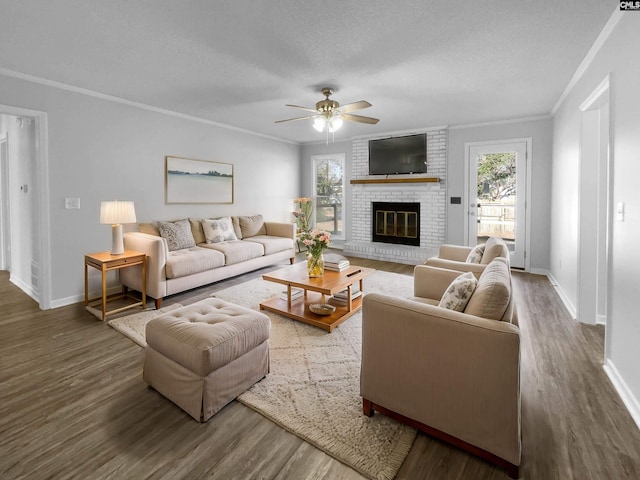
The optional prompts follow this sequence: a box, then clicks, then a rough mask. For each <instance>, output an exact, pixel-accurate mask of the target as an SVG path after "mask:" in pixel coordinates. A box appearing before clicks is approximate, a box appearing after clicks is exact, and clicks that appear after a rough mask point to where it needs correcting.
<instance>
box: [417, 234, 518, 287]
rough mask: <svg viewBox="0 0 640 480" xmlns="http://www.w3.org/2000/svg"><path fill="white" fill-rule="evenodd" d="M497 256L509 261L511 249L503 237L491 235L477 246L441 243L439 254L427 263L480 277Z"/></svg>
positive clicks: (426, 263)
mask: <svg viewBox="0 0 640 480" xmlns="http://www.w3.org/2000/svg"><path fill="white" fill-rule="evenodd" d="M497 257H501V258H506V259H507V262H508V261H509V249H508V247H507V244H506V243H505V242H504V240H503V239H501V238H499V237H489V239H488V240H487V242H486V243H483V244H480V245H477V246H475V247H465V246H461V245H446V244H445V245H441V246H440V249H439V250H438V256H437V257H431V258H429V259H427V261H426V262H425V265H430V266H432V267H440V268H448V269H451V270H457V271H459V272H472V273H473V274H474V275H475V276H476V278H479V277H480V275H481V274H482V272H483V271H484V269H485V268H486V267H487V265H488V264H489V263H490V262H491V260H493V259H494V258H497Z"/></svg>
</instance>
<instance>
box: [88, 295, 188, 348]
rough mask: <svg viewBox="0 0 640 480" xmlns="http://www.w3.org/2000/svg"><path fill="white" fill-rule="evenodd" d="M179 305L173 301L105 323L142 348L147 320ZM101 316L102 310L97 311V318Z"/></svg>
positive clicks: (179, 305) (145, 344) (144, 343)
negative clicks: (157, 307) (160, 306)
mask: <svg viewBox="0 0 640 480" xmlns="http://www.w3.org/2000/svg"><path fill="white" fill-rule="evenodd" d="M180 307H182V305H181V304H179V303H174V304H173V305H168V306H166V307H162V308H159V309H158V310H144V311H142V312H139V313H134V314H133V315H127V316H126V317H119V318H114V319H113V320H109V321H108V322H107V323H108V324H109V326H111V327H113V328H115V329H116V330H117V331H119V332H120V333H121V334H123V335H124V336H125V337H128V338H130V339H131V340H133V341H134V342H136V343H137V344H138V345H140V346H141V347H143V348H144V347H146V346H147V342H146V340H145V337H144V335H145V327H146V326H147V323H148V322H149V320H152V319H154V318H156V317H159V316H160V315H162V314H163V313H167V312H170V311H171V310H175V309H176V308H180ZM89 308H90V307H87V309H89ZM101 316H102V312H100V313H99V316H98V318H100V317H101Z"/></svg>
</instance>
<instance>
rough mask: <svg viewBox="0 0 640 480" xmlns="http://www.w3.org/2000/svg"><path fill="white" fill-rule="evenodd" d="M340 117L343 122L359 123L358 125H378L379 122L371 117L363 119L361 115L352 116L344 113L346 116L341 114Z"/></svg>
mask: <svg viewBox="0 0 640 480" xmlns="http://www.w3.org/2000/svg"><path fill="white" fill-rule="evenodd" d="M341 117H342V118H343V119H345V120H350V121H352V122H359V123H369V124H371V125H375V124H376V123H378V122H379V121H380V120H379V119H377V118H373V117H363V116H362V115H352V114H350V113H346V114H344V113H343V114H342V115H341Z"/></svg>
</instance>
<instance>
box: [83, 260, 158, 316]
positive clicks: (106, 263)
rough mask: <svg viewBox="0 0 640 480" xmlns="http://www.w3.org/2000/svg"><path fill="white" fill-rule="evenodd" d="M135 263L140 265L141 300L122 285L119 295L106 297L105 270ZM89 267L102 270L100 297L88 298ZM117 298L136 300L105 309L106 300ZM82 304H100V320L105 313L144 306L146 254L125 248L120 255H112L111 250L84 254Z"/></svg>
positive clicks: (132, 265) (109, 313)
mask: <svg viewBox="0 0 640 480" xmlns="http://www.w3.org/2000/svg"><path fill="white" fill-rule="evenodd" d="M136 265H141V266H142V292H140V293H142V300H138V299H137V298H136V297H134V296H133V295H131V294H129V293H128V292H127V290H126V288H125V287H124V286H123V287H122V293H121V294H120V295H117V296H115V297H111V298H109V299H107V272H110V271H111V270H120V269H121V268H127V267H134V266H136ZM89 267H93V268H95V269H97V270H100V271H101V272H102V297H101V298H98V299H92V300H89V279H88V269H89ZM119 298H131V299H133V300H137V301H136V302H135V303H132V304H130V305H125V306H124V307H120V308H116V309H114V310H110V311H107V302H109V301H111V300H117V299H119ZM84 304H85V305H90V306H96V305H99V304H102V321H104V320H105V319H106V318H107V315H111V314H114V313H118V312H121V311H123V310H127V309H129V308H133V307H139V306H141V307H142V308H144V307H145V306H146V304H147V255H146V254H144V253H140V252H135V251H133V250H125V252H124V253H123V254H122V255H112V254H111V252H99V253H90V254H87V255H85V256H84Z"/></svg>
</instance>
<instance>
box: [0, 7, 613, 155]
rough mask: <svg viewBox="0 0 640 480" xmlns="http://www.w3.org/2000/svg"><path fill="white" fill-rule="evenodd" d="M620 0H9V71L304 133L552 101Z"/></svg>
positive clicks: (427, 122) (538, 107)
mask: <svg viewBox="0 0 640 480" xmlns="http://www.w3.org/2000/svg"><path fill="white" fill-rule="evenodd" d="M617 6H618V0H562V1H560V0H528V1H514V0H489V1H477V0H466V1H463V0H459V1H446V0H439V1H438V0H387V1H383V0H351V1H349V0H340V1H338V0H324V1H309V0H307V1H301V0H269V1H267V0H215V1H211V0H209V1H206V0H190V1H184V0H183V1H176V0H136V1H131V0H110V1H104V0H58V1H55V2H52V1H50V0H29V1H2V2H0V45H1V48H0V69H4V71H5V72H6V71H12V72H19V73H21V74H27V75H33V76H36V77H40V78H44V79H47V80H53V81H56V82H61V83H64V84H68V85H72V86H75V87H79V88H84V89H89V90H92V91H95V92H99V93H103V94H108V95H113V96H116V97H120V98H123V99H126V100H130V101H135V102H140V103H143V104H147V105H151V106H155V107H159V108H163V109H167V110H171V111H175V112H179V113H182V114H186V115H192V116H195V117H199V118H202V119H207V120H212V121H215V122H220V123H224V124H227V125H232V126H235V127H240V128H243V129H247V130H250V131H253V132H258V133H261V134H265V135H269V136H273V137H278V138H281V139H286V140H289V141H293V142H299V143H306V142H314V141H320V140H322V139H323V137H322V134H319V133H317V132H316V131H315V130H313V129H312V128H311V123H310V122H309V121H302V122H290V123H285V124H275V123H274V121H275V120H280V119H284V118H290V117H298V116H301V115H300V114H302V115H304V112H303V111H300V110H296V109H293V108H288V107H285V104H287V103H293V104H297V105H304V106H310V107H311V106H313V105H314V104H315V102H316V101H318V100H321V99H322V98H323V97H322V95H321V94H320V89H321V87H323V86H330V87H333V88H334V89H335V91H336V93H335V94H334V96H333V99H335V100H337V101H339V102H341V103H343V104H344V103H351V102H354V101H358V100H368V101H369V102H371V103H372V104H373V107H371V108H369V109H367V110H361V111H358V112H354V113H358V114H362V115H367V116H373V117H377V118H379V119H380V123H378V124H377V125H375V126H373V125H361V124H353V123H351V122H345V127H343V129H342V130H340V131H339V132H338V133H336V136H335V139H336V140H340V139H346V138H350V137H352V136H355V135H369V134H370V135H376V134H382V133H389V132H398V131H405V130H412V129H418V128H424V127H430V126H438V125H456V124H468V123H476V122H487V121H497V120H505V119H514V118H521V117H529V116H537V115H545V114H549V113H550V112H551V110H552V108H553V106H554V104H555V103H556V102H557V100H558V98H559V97H560V95H561V94H562V92H563V90H564V89H565V87H566V86H567V84H568V83H569V81H570V79H571V77H572V76H573V74H574V73H575V71H576V69H577V67H578V66H579V64H580V62H581V61H582V60H583V58H584V57H585V55H586V54H587V52H588V51H589V49H590V48H591V46H592V45H593V42H594V40H595V39H596V37H597V36H598V34H599V33H600V31H601V30H602V28H603V27H604V25H605V23H606V22H607V20H608V19H609V17H610V16H611V14H612V13H613V12H614V10H615V8H616V7H617Z"/></svg>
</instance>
